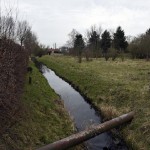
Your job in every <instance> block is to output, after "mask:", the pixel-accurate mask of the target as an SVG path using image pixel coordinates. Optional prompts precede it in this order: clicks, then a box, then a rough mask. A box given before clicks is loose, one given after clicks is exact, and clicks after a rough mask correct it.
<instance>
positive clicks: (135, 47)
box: [67, 26, 150, 62]
mask: <svg viewBox="0 0 150 150" xmlns="http://www.w3.org/2000/svg"><path fill="white" fill-rule="evenodd" d="M67 45H68V46H69V53H70V54H71V55H74V56H78V58H79V62H81V60H82V56H84V57H86V60H87V61H88V60H90V58H98V57H104V58H105V60H106V61H107V60H108V59H109V58H112V60H113V61H114V60H115V59H116V58H117V57H118V56H119V57H121V59H122V61H123V60H124V54H125V53H127V54H130V55H131V56H132V58H147V59H148V58H149V55H150V54H149V52H150V50H149V47H150V29H149V30H147V31H146V33H145V34H141V35H140V36H138V37H135V38H134V39H133V40H132V41H129V42H128V41H127V37H126V36H125V32H124V30H123V29H122V28H121V26H119V27H117V29H116V31H115V32H114V33H113V32H110V31H108V30H105V31H104V32H102V29H101V28H98V29H96V27H95V26H92V27H91V29H90V30H87V33H86V36H85V37H83V35H82V34H80V33H79V32H77V31H76V30H75V29H73V30H72V31H71V33H70V34H69V40H68V41H67Z"/></svg>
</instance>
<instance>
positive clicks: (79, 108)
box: [42, 65, 127, 150]
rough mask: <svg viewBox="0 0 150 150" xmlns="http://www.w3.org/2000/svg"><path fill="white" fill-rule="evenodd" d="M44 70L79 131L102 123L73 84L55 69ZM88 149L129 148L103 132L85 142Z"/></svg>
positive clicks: (113, 149) (112, 149)
mask: <svg viewBox="0 0 150 150" xmlns="http://www.w3.org/2000/svg"><path fill="white" fill-rule="evenodd" d="M42 72H43V75H44V76H45V78H46V79H47V81H48V83H49V85H50V86H51V88H53V89H54V91H55V92H56V93H57V94H58V95H60V97H61V99H62V100H63V101H64V105H65V108H66V109H67V111H68V112H69V114H70V116H71V117H72V118H73V120H74V122H75V126H76V128H77V130H78V131H82V130H84V129H86V128H88V127H89V126H91V125H93V124H94V125H96V124H99V123H101V118H100V116H99V114H98V113H97V112H96V111H95V110H94V108H93V107H92V106H91V105H90V104H89V103H87V102H86V101H85V99H84V98H83V97H82V96H81V95H80V93H79V92H77V91H76V90H75V89H74V88H73V87H72V86H71V85H69V84H68V83H67V82H65V81H64V80H62V79H61V78H60V77H58V76H57V75H56V74H55V72H54V71H52V70H50V69H48V68H47V67H46V66H44V65H43V66H42ZM85 145H86V147H87V149H88V150H127V148H126V147H125V146H124V144H122V142H119V144H118V143H117V144H116V142H114V140H113V138H112V137H111V136H110V134H109V133H103V134H100V135H98V136H97V137H94V138H93V139H90V140H88V141H87V142H85Z"/></svg>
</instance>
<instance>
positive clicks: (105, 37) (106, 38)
mask: <svg viewBox="0 0 150 150" xmlns="http://www.w3.org/2000/svg"><path fill="white" fill-rule="evenodd" d="M110 46H111V36H110V33H109V32H108V31H107V30H105V31H104V33H103V34H102V39H101V48H102V50H103V54H104V57H105V59H106V61H107V60H108V58H109V57H108V49H109V48H110Z"/></svg>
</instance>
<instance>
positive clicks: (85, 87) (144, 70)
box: [39, 56, 150, 150]
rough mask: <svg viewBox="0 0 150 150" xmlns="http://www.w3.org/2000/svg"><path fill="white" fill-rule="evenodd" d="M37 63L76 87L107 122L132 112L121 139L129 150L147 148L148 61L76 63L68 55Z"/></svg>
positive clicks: (149, 106)
mask: <svg viewBox="0 0 150 150" xmlns="http://www.w3.org/2000/svg"><path fill="white" fill-rule="evenodd" d="M39 60H40V61H41V62H43V63H45V64H46V65H47V66H48V67H50V68H51V69H53V70H54V71H56V73H57V74H59V75H60V76H62V77H64V78H66V79H67V80H69V81H71V82H72V83H73V84H74V85H75V86H76V87H78V88H79V89H80V91H81V92H82V93H84V94H85V95H86V96H87V97H89V98H90V99H91V101H92V103H93V104H94V105H95V106H97V108H99V109H100V110H101V112H102V113H103V115H104V116H105V118H106V119H111V118H113V117H115V116H118V115H121V114H123V113H127V112H129V111H131V110H134V111H135V112H136V114H135V118H134V120H133V121H132V123H131V124H130V125H128V126H127V127H125V128H123V129H122V133H123V136H124V139H125V140H126V141H127V143H128V145H129V146H130V148H131V149H135V150H137V149H141V150H148V149H150V62H147V61H145V60H131V59H126V60H125V61H123V62H122V61H121V60H119V59H117V60H116V61H111V60H109V61H107V62H106V61H105V60H104V59H102V58H101V59H96V60H93V61H90V62H86V61H85V60H83V62H82V63H81V64H79V63H78V62H77V59H76V58H73V57H69V56H44V57H42V58H40V59H39Z"/></svg>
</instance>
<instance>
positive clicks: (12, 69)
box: [0, 40, 28, 137]
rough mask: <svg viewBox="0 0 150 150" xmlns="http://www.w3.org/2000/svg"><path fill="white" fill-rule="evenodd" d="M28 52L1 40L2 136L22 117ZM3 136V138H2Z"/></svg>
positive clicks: (0, 119)
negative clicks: (22, 99)
mask: <svg viewBox="0 0 150 150" xmlns="http://www.w3.org/2000/svg"><path fill="white" fill-rule="evenodd" d="M27 64H28V54H27V51H26V50H25V49H24V48H23V47H21V46H19V45H18V44H16V43H14V42H12V41H10V40H0V135H2V136H3V135H6V134H9V131H10V129H11V127H12V126H13V125H15V124H16V123H17V122H18V121H19V120H20V119H21V116H22V114H23V113H22V111H23V109H22V108H23V105H22V103H21V95H22V93H23V86H24V81H25V74H26V71H27V69H26V68H27ZM2 136H1V137H2Z"/></svg>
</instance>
